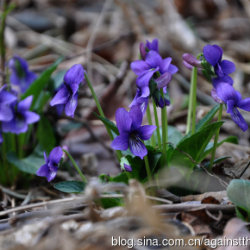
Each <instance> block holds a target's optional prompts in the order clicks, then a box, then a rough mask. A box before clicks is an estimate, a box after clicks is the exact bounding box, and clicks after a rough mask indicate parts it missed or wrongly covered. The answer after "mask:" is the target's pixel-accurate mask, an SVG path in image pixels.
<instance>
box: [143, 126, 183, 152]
mask: <svg viewBox="0 0 250 250" xmlns="http://www.w3.org/2000/svg"><path fill="white" fill-rule="evenodd" d="M153 135H154V136H155V137H156V145H159V143H158V137H157V136H156V135H157V131H156V130H155V131H154V134H153ZM160 135H161V138H162V128H161V127H160ZM182 138H183V135H182V133H181V132H180V131H179V130H178V129H176V128H175V127H173V126H168V143H169V144H172V145H173V146H174V147H175V146H176V145H177V144H178V143H179V142H180V140H181V139H182ZM160 143H161V141H160ZM145 145H147V146H150V145H151V144H150V140H147V141H145Z"/></svg>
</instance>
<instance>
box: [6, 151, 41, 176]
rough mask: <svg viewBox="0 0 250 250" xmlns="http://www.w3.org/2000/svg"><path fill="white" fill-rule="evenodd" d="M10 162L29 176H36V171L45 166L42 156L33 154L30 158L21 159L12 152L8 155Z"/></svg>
mask: <svg viewBox="0 0 250 250" xmlns="http://www.w3.org/2000/svg"><path fill="white" fill-rule="evenodd" d="M7 159H8V161H9V162H10V163H11V164H13V165H14V166H15V167H17V168H18V169H20V170H21V171H23V172H25V173H29V174H35V173H36V171H37V170H38V169H39V168H40V167H41V166H42V165H44V164H45V160H44V158H43V157H42V156H40V155H38V154H36V153H35V152H34V153H32V154H31V155H30V156H28V157H26V158H23V159H19V158H18V157H17V156H16V154H15V153H13V152H11V153H8V154H7Z"/></svg>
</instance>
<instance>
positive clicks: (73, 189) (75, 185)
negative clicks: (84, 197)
mask: <svg viewBox="0 0 250 250" xmlns="http://www.w3.org/2000/svg"><path fill="white" fill-rule="evenodd" d="M54 188H55V189H57V190H59V191H61V192H64V193H81V192H82V191H83V190H84V188H85V183H83V182H82V181H62V182H58V183H55V184H54Z"/></svg>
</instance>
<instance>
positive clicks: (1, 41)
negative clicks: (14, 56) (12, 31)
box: [0, 0, 15, 87]
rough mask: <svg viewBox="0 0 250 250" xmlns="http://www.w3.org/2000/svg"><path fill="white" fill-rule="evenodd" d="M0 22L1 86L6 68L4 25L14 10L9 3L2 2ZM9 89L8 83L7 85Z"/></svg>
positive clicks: (3, 0) (4, 78) (12, 5)
mask: <svg viewBox="0 0 250 250" xmlns="http://www.w3.org/2000/svg"><path fill="white" fill-rule="evenodd" d="M1 5H2V9H1V14H0V15H1V21H0V56H1V71H2V84H5V82H6V75H5V66H6V48H5V36H4V34H5V24H6V18H7V15H8V14H9V13H10V12H11V11H12V10H13V9H14V7H15V5H14V4H9V1H7V0H2V4H1ZM8 87H10V83H8Z"/></svg>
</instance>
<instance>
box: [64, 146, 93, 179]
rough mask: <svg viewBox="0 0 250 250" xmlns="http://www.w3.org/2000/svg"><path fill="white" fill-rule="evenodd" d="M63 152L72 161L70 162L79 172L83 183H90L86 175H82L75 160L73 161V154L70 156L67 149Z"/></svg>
mask: <svg viewBox="0 0 250 250" xmlns="http://www.w3.org/2000/svg"><path fill="white" fill-rule="evenodd" d="M63 152H64V153H65V154H66V155H67V156H68V157H69V159H70V161H71V162H72V164H73V166H74V168H75V169H76V171H77V172H78V174H79V175H80V177H81V179H82V181H83V182H84V183H87V182H88V181H87V179H86V177H85V176H84V174H83V173H82V171H81V169H80V168H79V166H78V165H77V163H76V162H75V160H74V159H73V157H72V156H71V154H70V153H69V152H68V151H67V150H65V149H63Z"/></svg>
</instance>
